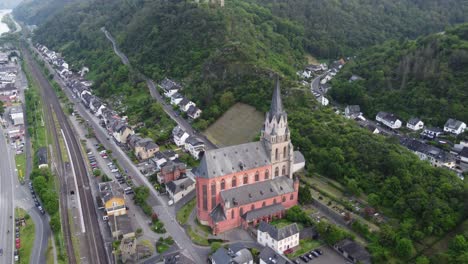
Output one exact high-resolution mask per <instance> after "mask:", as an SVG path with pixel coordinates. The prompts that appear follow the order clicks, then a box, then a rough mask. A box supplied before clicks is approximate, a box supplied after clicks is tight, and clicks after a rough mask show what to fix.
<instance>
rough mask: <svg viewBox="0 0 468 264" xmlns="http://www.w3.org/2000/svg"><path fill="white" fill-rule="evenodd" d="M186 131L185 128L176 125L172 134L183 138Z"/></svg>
mask: <svg viewBox="0 0 468 264" xmlns="http://www.w3.org/2000/svg"><path fill="white" fill-rule="evenodd" d="M185 133H186V132H185V130H183V129H182V128H181V127H180V126H176V127H174V128H173V129H172V135H173V136H175V137H178V138H181V137H182V136H183V135H184V134H185Z"/></svg>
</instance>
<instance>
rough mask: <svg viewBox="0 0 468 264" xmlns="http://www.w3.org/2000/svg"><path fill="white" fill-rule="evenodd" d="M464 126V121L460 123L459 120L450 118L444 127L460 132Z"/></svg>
mask: <svg viewBox="0 0 468 264" xmlns="http://www.w3.org/2000/svg"><path fill="white" fill-rule="evenodd" d="M462 124H463V122H462V121H459V120H456V119H453V118H449V120H447V122H445V125H444V127H446V128H449V129H455V130H458V129H459V128H460V126H461V125H462Z"/></svg>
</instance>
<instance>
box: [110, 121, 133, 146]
mask: <svg viewBox="0 0 468 264" xmlns="http://www.w3.org/2000/svg"><path fill="white" fill-rule="evenodd" d="M133 134H135V132H134V131H133V130H132V129H131V128H130V127H129V126H128V125H127V124H125V123H124V122H117V123H116V125H115V126H114V127H113V128H112V136H113V137H114V138H115V140H116V141H117V142H118V143H122V144H126V143H127V138H128V136H130V135H133Z"/></svg>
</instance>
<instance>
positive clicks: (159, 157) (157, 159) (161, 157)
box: [151, 152, 168, 169]
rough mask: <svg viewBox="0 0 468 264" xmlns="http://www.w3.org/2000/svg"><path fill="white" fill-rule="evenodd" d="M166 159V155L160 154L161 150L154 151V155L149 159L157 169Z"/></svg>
mask: <svg viewBox="0 0 468 264" xmlns="http://www.w3.org/2000/svg"><path fill="white" fill-rule="evenodd" d="M167 161H168V159H166V156H164V154H162V153H161V152H156V153H155V154H154V157H153V158H152V159H151V162H153V163H154V165H156V167H157V168H158V169H161V166H162V165H163V164H165V163H166V162H167Z"/></svg>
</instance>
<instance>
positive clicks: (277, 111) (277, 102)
mask: <svg viewBox="0 0 468 264" xmlns="http://www.w3.org/2000/svg"><path fill="white" fill-rule="evenodd" d="M267 115H268V119H269V120H270V122H271V121H272V120H273V118H276V120H280V118H281V116H286V115H287V114H286V112H285V111H284V109H283V102H282V100H281V88H280V81H279V76H278V75H276V81H275V88H274V90H273V97H272V99H271V105H270V111H269V112H268V114H267Z"/></svg>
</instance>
